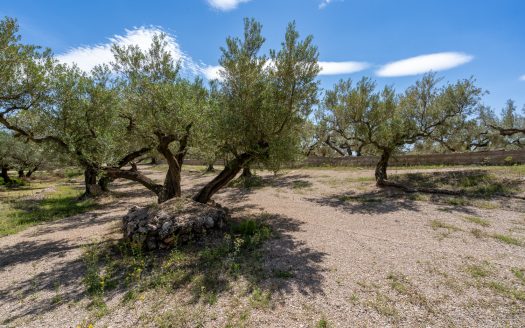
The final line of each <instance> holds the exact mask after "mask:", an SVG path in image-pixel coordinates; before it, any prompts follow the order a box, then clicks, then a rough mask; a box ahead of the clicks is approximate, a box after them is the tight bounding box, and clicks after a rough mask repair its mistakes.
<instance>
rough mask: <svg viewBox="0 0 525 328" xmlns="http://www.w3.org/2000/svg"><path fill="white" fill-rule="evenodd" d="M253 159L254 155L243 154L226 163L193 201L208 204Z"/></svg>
mask: <svg viewBox="0 0 525 328" xmlns="http://www.w3.org/2000/svg"><path fill="white" fill-rule="evenodd" d="M253 158H254V155H252V154H247V153H244V154H242V155H240V156H238V157H236V158H235V159H233V160H232V161H230V162H228V164H227V165H226V166H225V167H224V169H223V170H222V171H221V173H219V175H217V176H216V177H215V178H214V179H213V180H211V181H210V182H208V183H207V184H206V185H205V186H204V187H202V189H201V190H200V191H199V192H198V193H197V194H196V195H195V196H193V200H194V201H196V202H199V203H204V204H206V203H207V202H209V201H210V199H211V197H212V196H213V195H214V194H215V193H216V192H217V191H219V190H220V189H221V188H222V187H224V186H225V185H226V184H228V182H230V181H231V180H233V179H234V178H235V176H237V174H238V173H239V172H240V171H241V169H242V168H243V167H244V166H246V164H248V163H249V162H250V161H251V160H252V159H253Z"/></svg>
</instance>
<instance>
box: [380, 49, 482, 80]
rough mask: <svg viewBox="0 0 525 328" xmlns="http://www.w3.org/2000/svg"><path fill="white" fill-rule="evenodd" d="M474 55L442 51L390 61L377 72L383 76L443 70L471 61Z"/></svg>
mask: <svg viewBox="0 0 525 328" xmlns="http://www.w3.org/2000/svg"><path fill="white" fill-rule="evenodd" d="M473 58H474V57H473V56H471V55H467V54H465V53H461V52H440V53H435V54H428V55H421V56H416V57H411V58H407V59H403V60H399V61H395V62H391V63H388V64H386V65H384V66H383V67H381V68H380V69H379V70H378V71H377V72H376V74H377V75H378V76H382V77H394V76H409V75H418V74H422V73H426V72H428V71H436V72H437V71H443V70H447V69H451V68H454V67H457V66H460V65H463V64H466V63H468V62H470V61H471V60H472V59H473Z"/></svg>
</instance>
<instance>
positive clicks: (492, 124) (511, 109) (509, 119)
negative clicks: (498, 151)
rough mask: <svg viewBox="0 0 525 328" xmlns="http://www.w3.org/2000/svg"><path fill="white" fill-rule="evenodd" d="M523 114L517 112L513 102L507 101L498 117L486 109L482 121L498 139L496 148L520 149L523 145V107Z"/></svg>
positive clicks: (524, 138)
mask: <svg viewBox="0 0 525 328" xmlns="http://www.w3.org/2000/svg"><path fill="white" fill-rule="evenodd" d="M522 112H523V114H522V115H520V114H519V113H518V112H517V108H516V104H515V102H514V101H513V100H511V99H509V100H507V103H506V104H505V107H504V108H503V110H502V115H501V117H498V116H497V115H495V114H494V112H493V111H492V110H490V109H486V111H485V115H484V116H483V121H484V123H485V124H486V125H487V127H488V128H489V129H490V130H491V131H492V132H493V133H494V134H495V135H496V136H497V137H498V138H496V140H495V141H494V144H495V146H496V147H498V148H511V149H512V148H514V149H515V148H522V147H523V146H524V145H525V106H523V109H522Z"/></svg>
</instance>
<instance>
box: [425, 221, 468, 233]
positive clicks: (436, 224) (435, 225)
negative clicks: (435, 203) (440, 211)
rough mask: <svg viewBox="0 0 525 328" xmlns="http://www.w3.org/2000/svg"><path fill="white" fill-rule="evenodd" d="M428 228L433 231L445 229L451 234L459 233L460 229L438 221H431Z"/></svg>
mask: <svg viewBox="0 0 525 328" xmlns="http://www.w3.org/2000/svg"><path fill="white" fill-rule="evenodd" d="M430 226H431V227H432V229H434V230H437V229H447V230H448V231H450V232H452V231H461V229H460V228H458V227H456V226H455V225H452V224H450V223H446V222H443V221H440V220H432V221H430Z"/></svg>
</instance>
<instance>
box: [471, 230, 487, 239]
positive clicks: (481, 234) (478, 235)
mask: <svg viewBox="0 0 525 328" xmlns="http://www.w3.org/2000/svg"><path fill="white" fill-rule="evenodd" d="M470 233H471V234H472V235H473V236H474V237H476V238H480V239H481V238H483V237H485V233H484V232H483V231H481V229H478V228H475V229H471V230H470Z"/></svg>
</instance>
